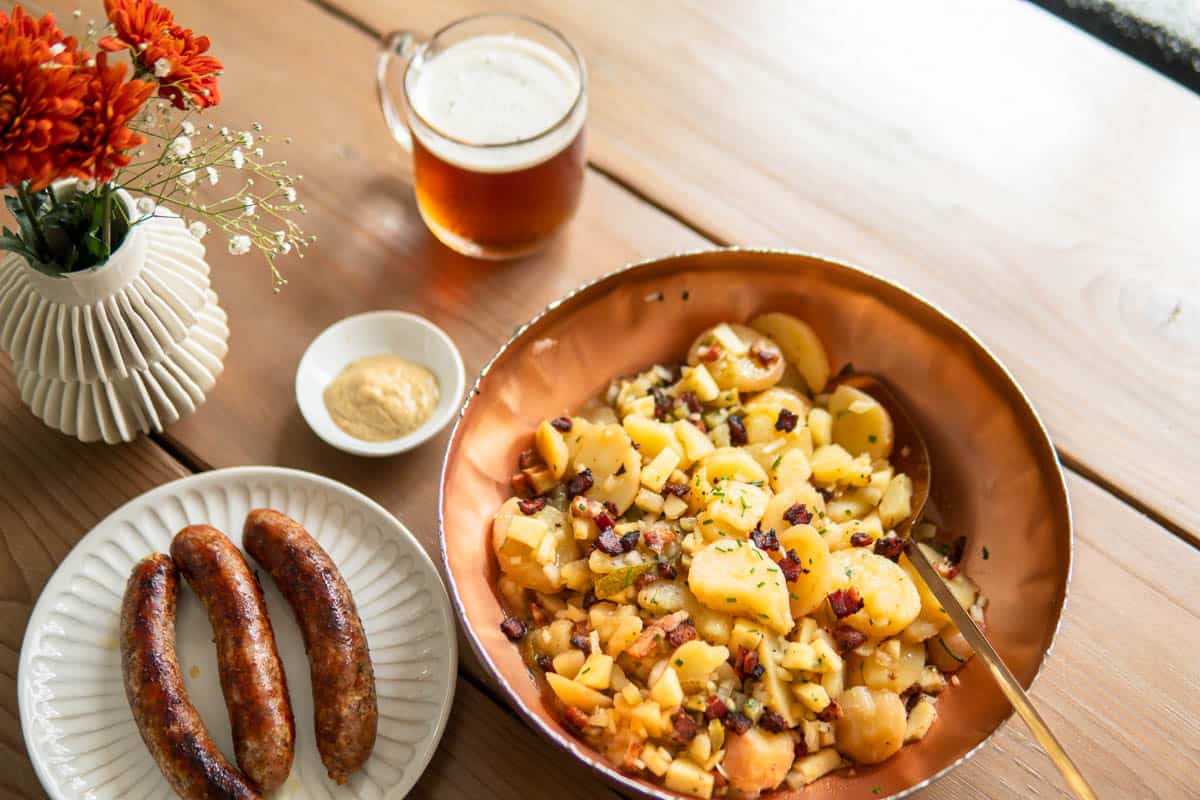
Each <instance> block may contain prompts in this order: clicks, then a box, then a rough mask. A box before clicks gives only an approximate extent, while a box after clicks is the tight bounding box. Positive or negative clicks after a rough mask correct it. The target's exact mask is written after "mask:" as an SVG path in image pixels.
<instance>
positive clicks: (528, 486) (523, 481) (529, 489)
mask: <svg viewBox="0 0 1200 800" xmlns="http://www.w3.org/2000/svg"><path fill="white" fill-rule="evenodd" d="M508 482H509V483H510V484H512V490H513V494H515V495H516V496H517V497H530V496H532V495H533V481H531V480H529V476H528V475H526V474H525V473H524V472H518V473H517V474H515V475H513V476H512V477H511V478H509V481H508Z"/></svg>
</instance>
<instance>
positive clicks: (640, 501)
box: [633, 470, 663, 514]
mask: <svg viewBox="0 0 1200 800" xmlns="http://www.w3.org/2000/svg"><path fill="white" fill-rule="evenodd" d="M642 474H643V475H644V474H645V471H644V470H643V472H642ZM633 504H634V505H635V506H637V507H638V508H640V509H641V510H642V511H645V512H647V513H650V514H659V513H661V512H662V510H663V496H662V495H661V494H657V493H655V492H652V491H650V490H649V489H641V490H639V491H638V493H637V497H635V498H634V499H633Z"/></svg>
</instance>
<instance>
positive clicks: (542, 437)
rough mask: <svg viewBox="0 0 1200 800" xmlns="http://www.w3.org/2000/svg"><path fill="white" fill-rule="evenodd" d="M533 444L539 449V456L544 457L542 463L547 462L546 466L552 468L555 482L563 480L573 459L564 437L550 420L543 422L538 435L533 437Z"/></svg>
mask: <svg viewBox="0 0 1200 800" xmlns="http://www.w3.org/2000/svg"><path fill="white" fill-rule="evenodd" d="M533 443H534V446H535V447H536V448H537V451H538V455H540V456H541V457H542V461H545V462H546V466H547V467H549V468H550V472H551V473H552V474H553V475H554V478H555V480H558V479H560V478H562V476H563V473H564V472H566V470H567V462H568V460H569V459H570V457H571V456H570V453H569V452H568V451H567V443H566V440H564V439H563V435H562V434H561V433H559V432H558V430H557V429H556V428H555V427H554V426H553V425H551V424H550V421H549V420H542V424H541V425H538V429H537V433H535V434H534V435H533Z"/></svg>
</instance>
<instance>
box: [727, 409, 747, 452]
mask: <svg viewBox="0 0 1200 800" xmlns="http://www.w3.org/2000/svg"><path fill="white" fill-rule="evenodd" d="M727 421H728V422H729V443H730V444H732V445H734V446H735V447H740V446H742V445H744V444H745V443H746V442H747V441H749V440H748V439H747V437H746V423H745V421H744V420H743V419H742V415H741V414H730V415H729V419H728V420H727Z"/></svg>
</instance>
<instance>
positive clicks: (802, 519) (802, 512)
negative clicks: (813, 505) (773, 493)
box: [783, 503, 812, 525]
mask: <svg viewBox="0 0 1200 800" xmlns="http://www.w3.org/2000/svg"><path fill="white" fill-rule="evenodd" d="M783 518H784V519H786V520H787V521H788V522H790V523H792V524H793V525H807V524H808V523H810V522H812V512H810V511H809V510H808V506H806V505H804V503H796V504H795V505H793V506H791V507H790V508H788V510H787V511H785V512H783Z"/></svg>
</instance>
